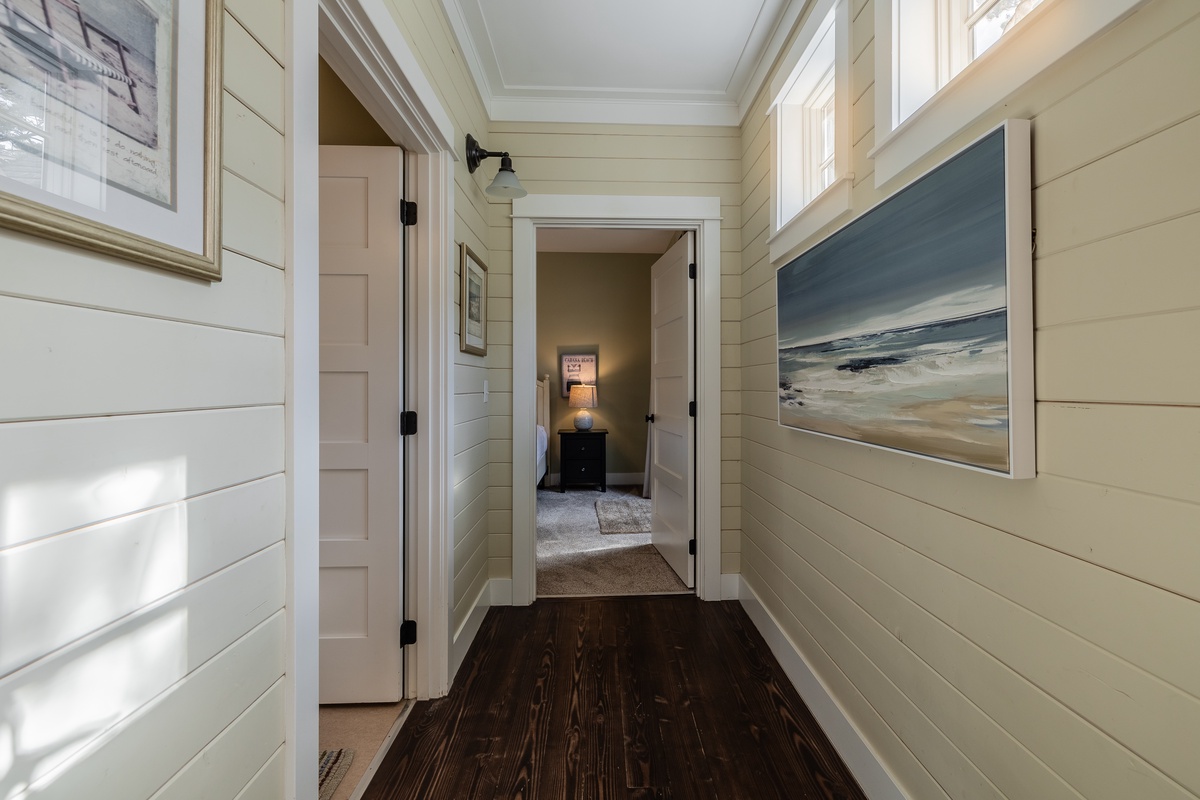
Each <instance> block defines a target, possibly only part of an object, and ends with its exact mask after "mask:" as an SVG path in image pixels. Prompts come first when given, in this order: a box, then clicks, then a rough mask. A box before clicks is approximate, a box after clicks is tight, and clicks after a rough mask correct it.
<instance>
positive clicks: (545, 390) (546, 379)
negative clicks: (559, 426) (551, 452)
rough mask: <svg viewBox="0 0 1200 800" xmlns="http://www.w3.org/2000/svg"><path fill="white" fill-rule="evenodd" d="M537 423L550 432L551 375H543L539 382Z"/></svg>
mask: <svg viewBox="0 0 1200 800" xmlns="http://www.w3.org/2000/svg"><path fill="white" fill-rule="evenodd" d="M537 424H538V425H541V426H542V427H543V428H545V429H546V434H547V435H549V433H550V376H549V375H543V376H542V377H541V379H540V380H538V382H537Z"/></svg>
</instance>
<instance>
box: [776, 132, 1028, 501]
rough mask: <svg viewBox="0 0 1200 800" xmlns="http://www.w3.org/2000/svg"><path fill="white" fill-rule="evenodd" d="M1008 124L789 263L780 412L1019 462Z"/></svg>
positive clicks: (998, 461)
mask: <svg viewBox="0 0 1200 800" xmlns="http://www.w3.org/2000/svg"><path fill="white" fill-rule="evenodd" d="M1005 133H1006V128H1004V127H1002V128H999V129H997V130H996V131H994V132H992V133H991V134H989V135H988V136H986V137H985V138H983V139H981V140H980V141H979V142H977V143H976V144H974V145H972V146H971V147H969V148H968V149H966V150H964V151H963V152H961V153H960V154H958V155H957V156H955V157H954V158H952V159H951V160H950V161H948V162H946V163H944V164H943V165H941V166H940V167H938V168H937V169H936V170H934V171H933V172H931V173H929V174H928V175H926V176H925V177H924V178H922V179H920V180H918V181H916V182H915V183H913V184H911V185H909V186H908V187H906V188H905V189H903V190H902V191H900V192H899V193H897V194H896V195H894V196H893V197H891V198H889V199H888V200H887V201H885V202H884V203H882V204H881V205H879V206H876V207H875V208H874V209H872V210H871V211H869V212H867V213H866V214H864V215H863V216H861V217H859V218H858V219H856V220H854V221H853V222H851V223H850V224H849V225H847V226H846V227H844V228H842V229H841V230H840V231H838V232H837V233H835V234H833V235H832V236H830V237H829V238H828V239H826V240H824V241H823V242H821V243H820V244H818V245H816V246H815V247H813V248H812V249H810V250H808V251H807V252H805V253H804V254H802V255H801V256H800V257H798V258H796V259H795V260H794V261H792V262H790V263H789V264H787V265H785V266H784V267H781V268H780V269H779V272H778V275H777V291H778V306H777V314H778V335H779V339H778V342H779V356H778V357H779V421H780V423H781V424H783V425H786V426H789V427H794V428H800V429H804V430H808V431H812V432H815V433H821V434H826V435H830V436H836V437H842V438H846V439H850V440H854V441H859V442H865V443H869V444H874V445H879V446H882V447H887V448H891V449H895V450H900V451H904V452H908V453H914V454H918V455H921V456H926V457H930V458H936V459H943V460H946V461H949V462H953V463H955V464H963V465H968V466H971V467H974V468H977V469H982V470H986V471H995V472H998V473H1003V474H1013V472H1014V470H1013V463H1012V461H1013V453H1012V440H1011V437H1010V433H1011V431H1010V425H1012V424H1013V419H1012V416H1013V415H1012V413H1011V411H1012V407H1011V406H1012V393H1011V388H1012V383H1011V378H1012V372H1013V369H1012V367H1013V364H1012V361H1013V356H1014V353H1013V352H1011V350H1012V333H1013V331H1012V330H1011V326H1013V324H1014V317H1013V315H1010V308H1009V305H1010V297H1011V296H1012V294H1011V292H1010V290H1011V288H1012V286H1011V285H1010V281H1011V280H1012V276H1011V272H1010V270H1011V265H1010V258H1009V256H1010V255H1011V254H1010V253H1009V252H1008V250H1009V249H1010V247H1009V244H1008V242H1009V241H1010V239H1009V236H1010V231H1011V230H1012V228H1011V227H1010V224H1011V223H1012V220H1011V219H1010V216H1011V215H1010V214H1009V213H1006V212H1007V211H1008V208H1007V204H1006V191H1005V190H1006V171H1005V170H1006V165H1005V140H1004V139H1005ZM1026 169H1027V167H1026ZM1027 207H1028V206H1027V205H1026V208H1027ZM1017 224H1018V225H1020V224H1021V221H1020V220H1017ZM1024 225H1025V234H1024V235H1025V236H1026V237H1028V235H1029V227H1028V216H1027V213H1026V217H1025V220H1024ZM1025 241H1028V239H1027V238H1026V239H1025ZM1022 255H1023V258H1020V259H1017V260H1018V262H1021V261H1023V262H1024V263H1025V264H1028V261H1029V257H1028V254H1027V253H1025V254H1022ZM1025 271H1026V273H1028V271H1029V270H1028V266H1026V267H1025ZM1018 282H1019V283H1021V284H1022V286H1023V285H1024V284H1025V283H1027V281H1026V280H1020V279H1019V281H1018ZM1022 294H1024V295H1027V294H1028V292H1020V293H1018V296H1019V295H1022ZM1026 300H1027V298H1026ZM1015 319H1016V320H1017V324H1018V325H1019V326H1021V327H1022V328H1023V327H1024V326H1025V325H1026V323H1027V321H1028V314H1027V313H1025V309H1021V310H1020V313H1018V314H1017V315H1016V316H1015ZM1029 327H1030V330H1031V327H1032V326H1031V325H1029ZM1027 340H1031V334H1029V335H1026V334H1025V332H1024V331H1022V335H1021V336H1019V337H1018V341H1019V342H1022V343H1023V342H1025V341H1027ZM1017 349H1018V350H1023V349H1025V348H1024V347H1023V346H1020V347H1018V348H1017ZM1030 355H1031V354H1030ZM1019 358H1020V359H1024V354H1023V353H1022V354H1019ZM1019 366H1020V368H1021V369H1020V370H1019V371H1020V372H1021V374H1025V372H1026V371H1028V372H1029V373H1030V374H1031V366H1030V365H1029V364H1025V363H1021V364H1020V365H1019ZM1030 384H1031V381H1030ZM1029 394H1030V397H1029V406H1030V416H1031V414H1032V411H1031V409H1032V392H1031V385H1030V393H1029ZM1020 402H1024V400H1023V399H1021V400H1020ZM1018 416H1019V417H1021V420H1020V421H1021V424H1022V425H1023V424H1025V420H1024V419H1023V416H1024V415H1023V414H1020V415H1018ZM1031 422H1032V420H1031V419H1030V423H1031ZM1014 477H1019V476H1017V475H1014Z"/></svg>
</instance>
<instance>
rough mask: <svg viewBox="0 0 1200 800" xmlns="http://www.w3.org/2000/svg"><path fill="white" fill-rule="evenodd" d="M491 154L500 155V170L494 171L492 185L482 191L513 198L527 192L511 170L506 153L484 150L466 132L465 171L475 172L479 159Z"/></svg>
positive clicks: (495, 195) (510, 163)
mask: <svg viewBox="0 0 1200 800" xmlns="http://www.w3.org/2000/svg"><path fill="white" fill-rule="evenodd" d="M492 156H499V157H500V171H499V172H497V173H496V178H495V180H493V181H492V185H491V186H489V187H487V188H486V189H484V190H483V191H484V192H485V193H487V194H490V195H492V196H493V197H509V198H514V197H524V196H525V195H527V194H529V192H527V191H525V187H524V186H522V185H521V182H520V181H519V180H517V173H515V172H513V165H512V159H511V158H509V157H508V153H493V152H492V151H490V150H484V149H483V148H482V147H480V145H479V142H478V141H476V139H475V137H474V136H472V135H471V134H469V133H468V134H467V171H469V172H472V173H473V172H475V170H476V169H477V168H478V167H479V162H480V161H483V160H484V159H485V158H491V157H492Z"/></svg>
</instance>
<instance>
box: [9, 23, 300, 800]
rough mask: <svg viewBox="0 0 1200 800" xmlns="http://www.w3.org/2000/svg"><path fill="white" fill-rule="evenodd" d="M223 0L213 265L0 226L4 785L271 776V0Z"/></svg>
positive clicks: (278, 410) (141, 788)
mask: <svg viewBox="0 0 1200 800" xmlns="http://www.w3.org/2000/svg"><path fill="white" fill-rule="evenodd" d="M227 5H228V10H227V12H226V17H225V31H226V47H225V90H226V91H225V94H224V97H223V101H224V143H225V147H224V159H225V160H224V167H225V170H224V175H223V185H224V192H223V196H224V203H225V204H224V207H223V209H222V213H223V217H222V219H223V223H224V231H225V236H224V240H223V241H224V246H225V250H224V255H223V270H224V280H223V281H221V282H220V283H214V284H209V283H207V282H201V281H195V280H191V279H187V278H182V277H179V276H175V275H171V274H168V273H166V272H161V271H157V270H151V269H146V268H142V267H138V266H133V265H131V264H127V263H122V262H118V261H113V260H109V259H106V258H103V257H100V256H94V255H91V254H88V253H83V252H81V251H77V250H72V249H70V248H64V247H60V246H57V245H52V244H48V243H46V242H44V241H41V240H38V239H34V238H31V237H26V236H21V235H18V234H13V233H9V232H0V251H2V252H3V253H4V256H3V259H2V263H0V363H2V364H3V365H4V366H3V374H4V380H3V384H4V389H3V391H0V454H3V455H2V457H0V742H3V745H0V748H2V751H3V756H0V762H2V763H3V764H4V765H5V766H4V768H3V769H2V770H0V795H3V796H4V797H7V798H26V797H28V798H35V797H36V798H39V800H40V799H41V798H58V797H62V798H79V797H121V798H130V800H133V799H134V798H149V797H152V796H153V797H155V798H164V799H165V798H172V797H184V796H188V797H193V796H199V794H203V796H205V797H212V798H233V797H235V796H237V795H238V794H239V793H240V792H243V791H245V792H246V793H245V795H243V796H246V797H250V796H254V797H281V796H282V793H283V761H284V760H283V739H284V690H283V672H284V642H285V631H284V628H285V626H284V611H283V605H284V547H283V534H284V517H285V511H284V509H285V502H284V501H285V494H284V493H285V488H284V478H283V465H284V413H283V396H284V340H283V335H284V300H285V291H284V267H285V264H284V261H283V253H284V241H283V225H282V219H283V203H284V201H283V197H284V178H283V176H284V137H285V133H286V131H285V128H284V116H283V95H284V81H285V79H286V73H285V63H284V55H285V54H284V47H283V42H284V24H283V12H284V6H283V3H281V2H273V3H265V4H264V3H251V2H247V0H242V1H241V2H238V1H237V0H230V1H229V2H228V4H227ZM181 720H187V724H180V721H181ZM198 789H199V790H200V791H199V794H198Z"/></svg>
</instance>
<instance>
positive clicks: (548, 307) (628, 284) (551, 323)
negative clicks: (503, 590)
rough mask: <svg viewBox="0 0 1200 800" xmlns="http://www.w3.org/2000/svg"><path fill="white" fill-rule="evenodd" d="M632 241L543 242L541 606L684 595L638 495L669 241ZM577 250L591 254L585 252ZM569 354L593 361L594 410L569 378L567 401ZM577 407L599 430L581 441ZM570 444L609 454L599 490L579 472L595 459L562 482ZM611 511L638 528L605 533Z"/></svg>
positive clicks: (617, 237) (613, 236) (657, 236)
mask: <svg viewBox="0 0 1200 800" xmlns="http://www.w3.org/2000/svg"><path fill="white" fill-rule="evenodd" d="M634 233H635V232H632V231H629V232H624V231H618V232H613V233H608V234H605V235H603V236H600V237H591V236H590V234H589V232H587V231H570V230H565V231H562V232H560V233H559V237H560V241H559V242H557V243H550V244H546V243H543V242H539V254H538V265H537V289H538V291H537V297H538V300H537V323H536V324H537V333H538V337H537V368H538V373H537V374H538V375H539V376H540V377H539V380H538V381H537V389H536V396H537V399H538V403H537V428H536V436H537V449H536V450H535V454H536V456H537V459H538V460H537V465H536V471H535V485H536V486H538V487H539V489H538V491H537V593H538V596H539V597H548V596H587V595H597V594H657V593H666V592H680V591H683V592H686V591H687V587H686V586H684V585H683V584H682V583H681V582H680V581H679V579H678V578H677V577H676V576H675V574H674V573H673V572H672V571H671V569H670V568H669V566H668V565H667V563H666V562H665V561H664V560H663V559H662V557H661V556H660V555H659V554H658V552H657V550H655V548H654V547H653V545H651V544H650V534H649V509H650V504H651V501H650V500H647V499H644V498H643V496H642V494H643V485H644V474H645V465H646V457H647V431H646V427H647V424H646V422H645V416H646V412H647V409H648V407H649V388H650V292H651V287H650V265H651V264H652V263H653V262H654V261H655V260H656V259H657V258H658V257H659V256H660V255H661V253H662V251H663V250H665V249H666V247H667V246H669V244H670V242H671V239H672V238H673V237H674V233H673V232H663V231H650V232H645V233H649V234H653V235H652V236H644V235H636V236H635V235H633V234H634ZM664 233H666V234H671V235H664ZM623 234H624V235H623ZM572 235H573V236H574V238H573V239H571V238H568V237H571V236H572ZM584 237H588V238H586V239H585V238H584ZM542 247H551V248H554V250H553V251H549V250H541V248H542ZM582 247H587V248H590V250H589V251H588V252H578V249H579V248H582ZM564 248H573V249H575V250H576V252H572V251H570V250H566V249H564ZM605 250H607V252H605ZM618 250H625V251H626V252H618ZM638 251H640V252H638ZM581 298H585V299H581ZM574 354H594V355H595V356H597V358H595V360H594V362H593V363H594V364H595V369H596V373H595V384H596V385H595V386H594V387H593V388H592V389H591V391H590V392H585V393H586V394H588V395H589V398H588V399H589V401H590V402H591V403H593V404H594V405H591V406H590V407H588V408H582V409H581V408H580V407H579V406H577V405H575V404H576V403H577V402H579V401H578V400H577V398H576V397H575V395H577V394H580V389H578V388H575V389H573V390H572V388H571V386H570V385H569V384H570V383H571V381H570V379H567V383H568V386H567V391H566V392H565V393H566V394H567V396H566V397H564V396H563V395H564V388H563V382H564V378H563V369H562V368H560V366H561V362H562V361H563V359H564V358H566V357H567V355H574ZM592 395H598V398H597V397H592ZM580 410H583V411H590V412H591V413H590V416H591V417H592V418H593V422H592V423H591V424H592V425H593V426H594V428H591V429H590V431H586V430H585V432H584V433H583V434H582V436H583V438H580V436H579V435H578V433H577V432H578V431H580V430H582V429H580V428H579V424H578V422H577V421H576V414H577V412H578V411H580ZM600 431H603V433H602V434H601V433H600ZM569 432H570V433H569ZM568 439H569V440H570V441H571V442H572V443H573V445H572V448H573V447H574V446H575V445H576V444H580V445H583V446H586V447H589V448H591V452H592V454H591V455H589V456H587V458H589V459H592V458H595V456H596V450H597V449H600V450H602V451H603V453H602V456H603V459H604V461H603V463H604V464H605V466H604V469H603V471H604V473H605V474H604V475H603V476H602V477H600V478H596V479H595V480H598V481H599V483H595V484H592V483H587V482H586V481H587V480H588V479H587V478H586V475H580V474H578V470H580V469H583V470H584V472H585V473H586V468H590V467H591V465H592V464H594V463H596V462H593V461H586V462H579V461H577V460H570V459H568V460H567V462H566V470H567V471H568V472H569V473H570V475H571V477H570V479H569V480H568V481H565V482H564V480H563V478H562V472H563V470H564V458H563V452H562V447H563V446H564V445H565V443H566V441H567V440H568ZM597 439H599V441H597ZM577 480H578V481H579V482H576V481H577ZM600 489H607V491H599V490H600ZM606 507H608V508H612V509H615V510H616V511H617V512H625V513H626V515H627V516H628V517H629V518H630V519H631V520H633V521H632V523H630V524H631V527H627V528H622V529H620V530H621V531H622V532H619V533H608V532H605V531H604V530H603V529H602V525H601V522H602V521H601V519H600V517H599V516H598V512H599V513H601V514H603V513H604V509H605V508H606ZM626 531H627V532H626Z"/></svg>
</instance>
